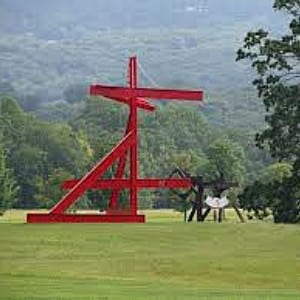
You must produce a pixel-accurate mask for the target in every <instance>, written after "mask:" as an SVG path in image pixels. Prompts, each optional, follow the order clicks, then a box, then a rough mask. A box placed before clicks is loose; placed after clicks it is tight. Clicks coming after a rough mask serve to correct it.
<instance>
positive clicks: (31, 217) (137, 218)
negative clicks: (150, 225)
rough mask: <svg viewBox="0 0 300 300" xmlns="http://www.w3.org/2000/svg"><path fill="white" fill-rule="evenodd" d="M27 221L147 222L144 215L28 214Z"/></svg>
mask: <svg viewBox="0 0 300 300" xmlns="http://www.w3.org/2000/svg"><path fill="white" fill-rule="evenodd" d="M27 223H145V216H144V215H126V214H124V215H115V214H106V215H100V214H77V215H75V214H74V215H72V214H53V213H49V214H38V213H31V214H27Z"/></svg>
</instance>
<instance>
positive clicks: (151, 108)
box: [110, 97, 155, 111]
mask: <svg viewBox="0 0 300 300" xmlns="http://www.w3.org/2000/svg"><path fill="white" fill-rule="evenodd" d="M110 99H112V100H116V101H118V102H121V103H125V104H128V105H130V100H129V99H127V98H117V97H115V98H110ZM136 106H137V107H138V108H141V109H145V110H148V111H154V110H155V106H154V105H153V104H151V103H149V102H148V101H147V100H146V99H142V98H137V99H136Z"/></svg>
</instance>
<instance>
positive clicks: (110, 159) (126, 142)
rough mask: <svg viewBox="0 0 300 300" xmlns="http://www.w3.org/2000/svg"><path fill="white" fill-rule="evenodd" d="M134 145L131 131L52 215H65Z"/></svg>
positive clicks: (62, 200)
mask: <svg viewBox="0 0 300 300" xmlns="http://www.w3.org/2000/svg"><path fill="white" fill-rule="evenodd" d="M133 143H134V135H133V132H132V131H131V132H129V133H128V134H127V135H126V136H125V137H124V138H123V139H122V140H121V141H120V142H119V144H117V145H116V146H115V147H114V148H113V149H112V150H111V152H109V153H108V154H107V155H106V156H105V157H104V158H103V159H102V160H100V161H99V162H98V163H97V164H96V165H95V166H94V167H93V168H92V169H91V170H90V171H89V172H88V173H87V174H86V175H85V176H84V177H82V178H81V179H80V180H79V181H78V182H77V183H76V185H75V186H74V187H73V188H72V189H71V190H70V191H69V192H68V193H67V194H66V195H65V196H64V197H63V198H62V199H61V200H60V201H59V202H58V203H57V204H56V205H55V206H54V207H53V208H52V210H51V213H56V214H59V213H63V212H64V211H65V210H66V209H67V208H68V207H69V206H70V205H71V204H72V203H74V202H75V201H76V200H77V199H78V198H79V197H80V196H82V195H83V194H84V192H85V191H86V190H87V189H88V187H89V186H90V185H92V184H93V182H95V181H97V180H98V178H99V177H100V176H101V175H103V174H104V172H105V171H106V170H107V169H108V168H109V167H110V166H111V165H112V164H113V163H114V161H115V160H116V159H117V158H118V157H120V156H121V155H122V154H124V153H125V152H126V150H127V149H128V148H130V147H131V146H132V144H133Z"/></svg>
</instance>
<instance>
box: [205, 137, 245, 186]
mask: <svg viewBox="0 0 300 300" xmlns="http://www.w3.org/2000/svg"><path fill="white" fill-rule="evenodd" d="M207 158H208V160H209V164H208V166H207V168H206V177H208V178H209V177H210V178H211V179H213V178H214V177H215V176H216V175H220V174H223V175H224V177H225V178H226V179H227V180H231V181H236V182H238V183H242V182H243V180H244V177H245V173H246V169H245V154H244V150H243V148H242V147H240V146H239V145H238V144H237V143H234V142H232V141H230V140H228V139H217V140H215V141H214V142H213V143H212V144H210V145H209V147H208V149H207Z"/></svg>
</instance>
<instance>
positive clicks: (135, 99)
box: [27, 57, 203, 223]
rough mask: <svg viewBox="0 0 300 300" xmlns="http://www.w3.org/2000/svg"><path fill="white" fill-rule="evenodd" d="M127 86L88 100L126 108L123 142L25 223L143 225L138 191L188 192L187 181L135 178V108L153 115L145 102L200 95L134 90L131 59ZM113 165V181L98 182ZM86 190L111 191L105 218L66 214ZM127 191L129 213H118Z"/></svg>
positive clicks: (98, 88) (94, 92)
mask: <svg viewBox="0 0 300 300" xmlns="http://www.w3.org/2000/svg"><path fill="white" fill-rule="evenodd" d="M128 77H129V80H128V81H129V86H128V87H118V86H104V85H92V86H90V95H91V96H104V97H106V98H110V99H113V100H115V101H118V102H121V103H125V104H127V105H128V106H129V108H130V113H129V117H128V121H127V128H126V131H125V135H124V137H123V139H122V140H121V141H120V142H119V143H118V144H117V145H116V146H115V147H114V148H113V149H112V150H111V152H109V153H108V154H107V155H106V156H105V157H104V158H103V159H101V160H100V161H99V162H98V163H97V164H96V165H95V166H94V167H93V168H92V169H91V170H90V171H89V172H88V173H87V174H86V175H85V176H84V177H82V178H81V179H74V180H68V181H65V182H64V183H63V184H62V188H64V189H68V190H69V191H68V192H67V193H66V195H65V196H64V197H63V198H62V199H61V200H60V201H59V202H58V203H57V204H56V205H55V206H54V207H53V208H52V209H51V210H50V212H49V213H46V214H37V213H30V214H28V215H27V222H28V223H55V222H66V223H69V222H78V223H81V222H87V223H91V222H92V223H97V222H139V223H143V222H145V216H144V215H139V214H138V210H137V200H138V199H137V198H138V190H139V189H152V188H155V189H157V188H189V187H191V184H192V183H191V181H190V179H188V178H184V179H182V178H180V179H176V178H169V179H159V178H152V179H151V178H145V179H140V178H138V149H137V147H138V137H137V133H138V126H137V125H138V124H137V123H138V122H137V113H138V108H140V109H145V110H148V111H153V110H154V109H155V106H153V105H152V104H151V103H149V102H148V101H147V100H146V99H148V98H153V99H167V100H192V101H201V100H202V98H203V92H202V91H187V90H167V89H153V88H139V87H138V86H137V59H136V57H131V58H130V59H129V67H128ZM128 158H129V161H130V177H129V178H124V176H123V175H124V170H125V166H126V162H127V160H128ZM115 162H117V170H116V173H115V176H114V178H112V179H101V176H102V175H103V174H104V173H105V172H106V171H107V170H108V168H110V167H111V166H112V165H113V164H114V163H115ZM89 189H109V190H111V191H112V193H111V196H110V201H109V205H108V209H107V211H106V213H105V214H100V213H99V214H69V213H66V210H67V209H68V208H69V207H70V206H71V205H72V204H73V203H74V202H75V201H76V200H78V198H79V197H81V196H82V195H83V194H84V193H85V192H86V191H87V190H89ZM124 189H127V190H129V197H130V199H129V209H128V210H124V209H123V210H120V208H119V206H118V204H119V203H118V199H119V195H120V191H121V190H124Z"/></svg>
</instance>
